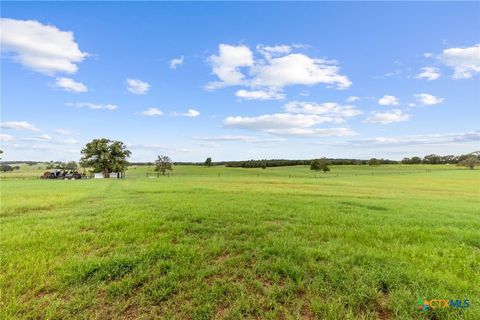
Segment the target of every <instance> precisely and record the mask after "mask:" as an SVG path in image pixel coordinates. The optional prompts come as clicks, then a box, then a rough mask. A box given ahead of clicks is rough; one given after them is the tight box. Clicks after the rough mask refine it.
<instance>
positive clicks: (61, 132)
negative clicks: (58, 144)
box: [55, 128, 72, 136]
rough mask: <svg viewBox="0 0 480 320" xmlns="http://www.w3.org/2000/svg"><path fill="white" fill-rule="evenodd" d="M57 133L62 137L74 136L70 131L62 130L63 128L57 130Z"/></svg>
mask: <svg viewBox="0 0 480 320" xmlns="http://www.w3.org/2000/svg"><path fill="white" fill-rule="evenodd" d="M55 133H57V134H60V135H62V136H68V135H71V134H72V132H71V131H70V130H67V129H62V128H59V129H55Z"/></svg>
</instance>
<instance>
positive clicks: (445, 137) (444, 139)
mask: <svg viewBox="0 0 480 320" xmlns="http://www.w3.org/2000/svg"><path fill="white" fill-rule="evenodd" d="M474 141H480V131H468V132H460V133H449V134H425V135H412V136H404V137H375V138H368V139H358V140H352V141H349V144H352V145H358V146H360V147H364V146H396V145H414V146H415V145H435V144H452V143H463V142H474Z"/></svg>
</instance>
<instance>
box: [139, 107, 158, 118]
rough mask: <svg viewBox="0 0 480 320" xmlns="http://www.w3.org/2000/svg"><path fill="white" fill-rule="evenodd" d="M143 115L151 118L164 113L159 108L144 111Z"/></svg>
mask: <svg viewBox="0 0 480 320" xmlns="http://www.w3.org/2000/svg"><path fill="white" fill-rule="evenodd" d="M141 113H142V114H143V115H144V116H149V117H155V116H161V115H163V112H162V111H161V110H158V109H157V108H148V109H147V110H144V111H142V112H141Z"/></svg>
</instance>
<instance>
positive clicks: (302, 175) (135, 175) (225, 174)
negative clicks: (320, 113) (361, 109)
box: [0, 168, 466, 181]
mask: <svg viewBox="0 0 480 320" xmlns="http://www.w3.org/2000/svg"><path fill="white" fill-rule="evenodd" d="M379 169H380V168H379ZM231 170H232V169H231ZM233 170H234V171H233ZM233 170H232V171H230V170H226V171H222V172H185V171H184V172H182V171H172V172H165V174H162V173H160V172H143V173H140V172H134V171H130V172H129V171H127V172H126V174H125V177H124V179H142V178H143V179H162V178H165V179H167V178H175V177H192V178H193V177H210V178H212V177H213V178H215V177H216V178H232V179H233V178H272V179H282V178H288V179H331V178H344V177H366V176H371V177H381V176H395V175H412V174H432V173H437V172H452V171H465V170H466V169H464V168H434V169H421V168H418V169H413V170H412V169H408V170H405V169H404V168H401V169H390V168H388V169H380V170H375V169H370V168H368V169H365V168H359V169H358V170H355V169H349V170H346V171H340V172H338V171H337V172H335V171H333V172H332V171H330V172H328V173H321V172H318V173H317V172H311V171H310V170H309V169H307V168H306V169H305V172H288V173H287V172H281V170H278V171H277V170H268V171H267V172H259V171H258V170H257V169H250V168H236V169H233ZM92 178H93V177H88V179H92ZM39 179H41V177H40V176H37V175H0V181H8V180H39ZM45 180H57V179H45ZM58 180H62V179H58ZM78 180H85V179H78ZM101 180H103V179H101ZM109 180H110V179H109Z"/></svg>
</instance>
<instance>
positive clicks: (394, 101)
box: [378, 95, 400, 106]
mask: <svg viewBox="0 0 480 320" xmlns="http://www.w3.org/2000/svg"><path fill="white" fill-rule="evenodd" d="M378 104H379V105H382V106H397V105H399V104H400V101H399V100H398V98H397V97H394V96H389V95H384V96H383V97H381V98H380V99H378Z"/></svg>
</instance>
